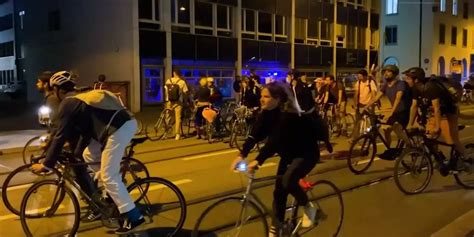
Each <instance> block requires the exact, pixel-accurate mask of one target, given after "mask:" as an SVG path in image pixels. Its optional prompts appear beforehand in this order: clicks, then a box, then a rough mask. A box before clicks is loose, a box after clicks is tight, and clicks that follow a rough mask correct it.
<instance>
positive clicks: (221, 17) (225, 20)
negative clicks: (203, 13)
mask: <svg viewBox="0 0 474 237" xmlns="http://www.w3.org/2000/svg"><path fill="white" fill-rule="evenodd" d="M231 13H232V11H231V10H230V9H229V7H227V6H223V5H217V28H219V29H226V30H230V29H231V27H230V26H231V22H232V21H231V19H232V17H231Z"/></svg>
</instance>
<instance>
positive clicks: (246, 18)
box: [242, 10, 255, 32]
mask: <svg viewBox="0 0 474 237" xmlns="http://www.w3.org/2000/svg"><path fill="white" fill-rule="evenodd" d="M242 28H243V29H242V31H244V32H254V31H255V11H252V10H242Z"/></svg>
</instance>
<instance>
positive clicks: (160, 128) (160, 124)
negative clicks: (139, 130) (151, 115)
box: [153, 109, 175, 140]
mask: <svg viewBox="0 0 474 237" xmlns="http://www.w3.org/2000/svg"><path fill="white" fill-rule="evenodd" d="M172 112H173V111H171V110H168V109H165V110H163V112H162V114H161V116H160V118H159V119H158V121H157V122H156V123H155V125H154V126H153V128H154V131H155V134H153V137H155V139H157V140H159V139H166V138H167V137H168V135H169V133H170V132H171V131H172V130H173V127H174V123H175V121H174V115H173V114H172Z"/></svg>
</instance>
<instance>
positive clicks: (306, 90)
mask: <svg viewBox="0 0 474 237" xmlns="http://www.w3.org/2000/svg"><path fill="white" fill-rule="evenodd" d="M290 90H291V93H292V95H293V96H295V92H296V99H297V100H298V104H299V105H300V107H301V109H302V110H304V111H309V110H310V109H312V108H313V107H314V104H315V103H314V99H313V93H312V91H311V90H312V88H311V87H309V86H308V85H306V84H304V83H303V82H301V81H300V80H297V84H296V87H293V85H291V84H290Z"/></svg>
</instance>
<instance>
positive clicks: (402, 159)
mask: <svg viewBox="0 0 474 237" xmlns="http://www.w3.org/2000/svg"><path fill="white" fill-rule="evenodd" d="M413 154H417V156H416V157H415V158H414V157H413ZM425 154H426V153H424V152H423V151H422V150H420V149H413V148H412V149H408V150H406V151H405V152H403V154H402V155H401V156H399V157H398V158H397V160H396V161H395V166H394V170H393V178H394V180H395V184H396V185H397V188H398V189H399V190H400V191H401V192H403V193H404V194H407V195H413V194H418V193H421V192H423V190H425V189H426V187H428V185H429V184H430V181H431V177H432V176H433V163H432V161H431V159H430V157H427V156H426V155H425ZM418 157H421V161H418ZM407 158H410V159H411V161H410V160H407ZM414 159H415V160H414ZM417 162H419V164H420V167H421V168H420V167H414V166H413V165H412V166H410V165H411V164H414V165H416V163H417ZM424 164H426V167H427V169H426V170H427V172H428V173H427V176H426V179H425V180H424V181H423V182H421V185H419V186H417V187H416V188H414V190H409V189H408V188H407V187H406V185H405V184H402V183H404V182H402V177H403V176H408V175H409V176H412V177H414V176H416V175H419V174H420V173H421V171H422V170H424V168H423V167H424V166H425V165H424ZM401 169H403V170H404V172H400V170H401ZM413 171H416V172H413Z"/></svg>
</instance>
